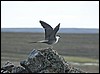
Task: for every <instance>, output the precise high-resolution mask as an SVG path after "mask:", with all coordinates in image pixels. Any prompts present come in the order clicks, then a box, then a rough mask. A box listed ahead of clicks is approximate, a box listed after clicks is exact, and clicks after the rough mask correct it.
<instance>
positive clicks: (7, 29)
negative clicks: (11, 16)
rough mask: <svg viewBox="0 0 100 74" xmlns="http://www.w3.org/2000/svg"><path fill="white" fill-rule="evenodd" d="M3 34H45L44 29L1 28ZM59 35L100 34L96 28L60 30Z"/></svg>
mask: <svg viewBox="0 0 100 74" xmlns="http://www.w3.org/2000/svg"><path fill="white" fill-rule="evenodd" d="M1 32H31V33H35V32H36V33H43V32H44V29H43V28H1ZM59 33H99V29H95V28H92V29H90V28H60V30H59Z"/></svg>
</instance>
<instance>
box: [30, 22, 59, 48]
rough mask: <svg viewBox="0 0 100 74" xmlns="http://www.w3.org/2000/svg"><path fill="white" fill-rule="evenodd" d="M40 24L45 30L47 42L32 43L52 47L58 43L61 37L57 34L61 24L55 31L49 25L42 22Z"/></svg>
mask: <svg viewBox="0 0 100 74" xmlns="http://www.w3.org/2000/svg"><path fill="white" fill-rule="evenodd" d="M39 22H40V24H41V26H42V27H43V28H44V30H45V40H41V41H36V42H31V43H46V44H48V45H51V46H52V45H53V44H56V43H58V41H59V38H60V35H56V34H57V32H58V30H59V27H60V23H59V24H58V25H57V26H56V27H55V28H54V29H53V28H52V27H51V26H50V25H49V24H48V23H46V22H44V21H41V20H40V21H39Z"/></svg>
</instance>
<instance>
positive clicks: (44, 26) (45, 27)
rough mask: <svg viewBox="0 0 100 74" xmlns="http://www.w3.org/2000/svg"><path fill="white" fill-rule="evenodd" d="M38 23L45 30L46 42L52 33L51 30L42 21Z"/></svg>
mask: <svg viewBox="0 0 100 74" xmlns="http://www.w3.org/2000/svg"><path fill="white" fill-rule="evenodd" d="M40 23H41V25H42V26H43V28H44V29H45V40H48V39H49V37H50V35H51V33H52V31H53V28H52V27H51V26H50V25H49V24H47V23H46V22H44V21H40Z"/></svg>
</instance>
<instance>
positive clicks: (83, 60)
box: [63, 56, 99, 63]
mask: <svg viewBox="0 0 100 74" xmlns="http://www.w3.org/2000/svg"><path fill="white" fill-rule="evenodd" d="M63 57H64V59H65V60H66V61H68V62H78V63H99V60H97V59H92V58H86V57H74V56H63Z"/></svg>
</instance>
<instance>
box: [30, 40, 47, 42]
mask: <svg viewBox="0 0 100 74" xmlns="http://www.w3.org/2000/svg"><path fill="white" fill-rule="evenodd" d="M47 41H48V40H42V41H37V42H29V43H45V42H47Z"/></svg>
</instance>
